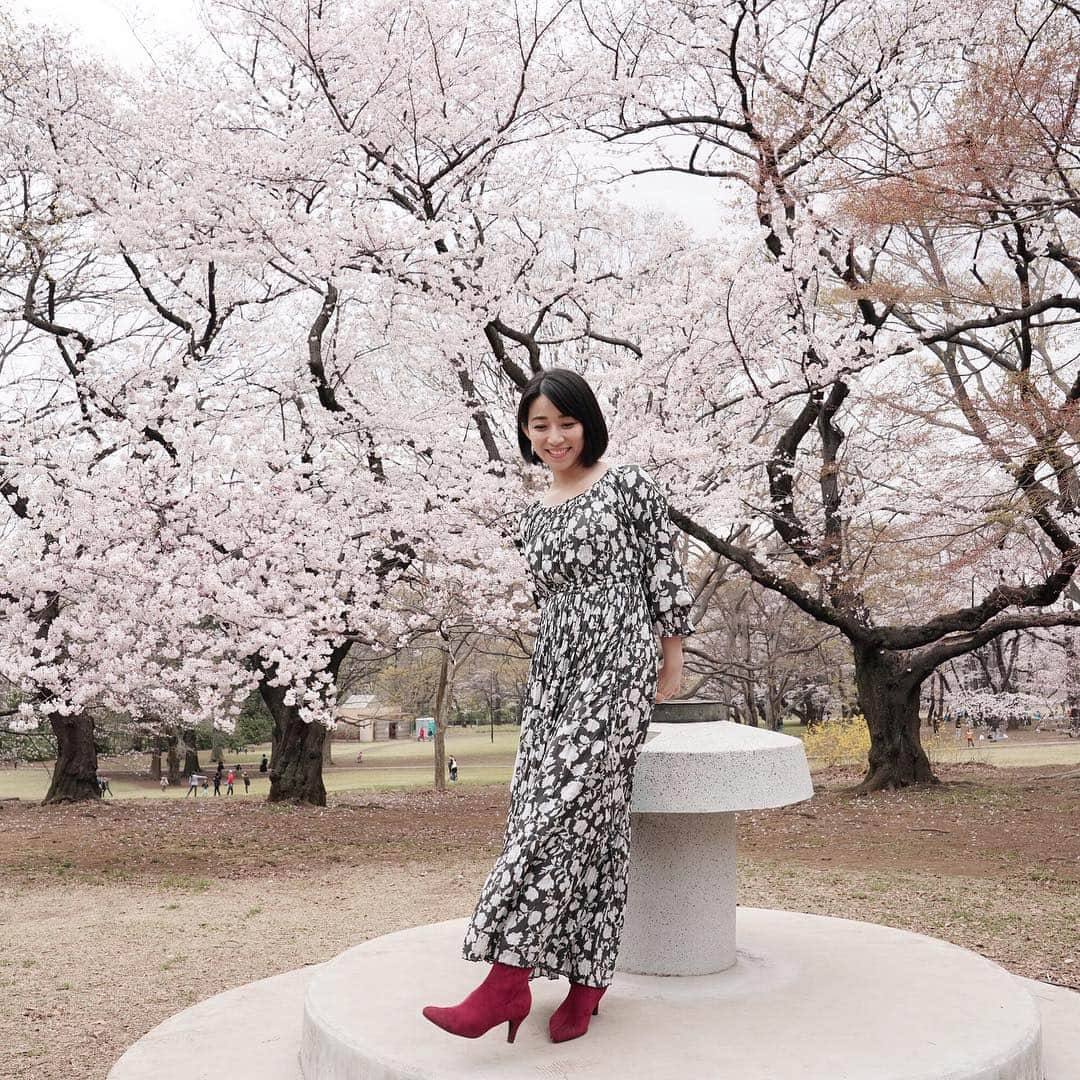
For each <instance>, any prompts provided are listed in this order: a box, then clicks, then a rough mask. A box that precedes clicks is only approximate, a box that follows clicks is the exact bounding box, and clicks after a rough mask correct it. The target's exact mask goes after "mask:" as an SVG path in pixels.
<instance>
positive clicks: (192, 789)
mask: <svg viewBox="0 0 1080 1080" xmlns="http://www.w3.org/2000/svg"><path fill="white" fill-rule="evenodd" d="M201 779H202V777H200V776H199V774H198V773H192V774H191V775H190V776H189V777H188V786H187V795H185V796H184V798H185V799H186V798H188V797H189V796H191V795H194V796H195V798H196V799H197V798H198V797H199V781H200V780H201Z"/></svg>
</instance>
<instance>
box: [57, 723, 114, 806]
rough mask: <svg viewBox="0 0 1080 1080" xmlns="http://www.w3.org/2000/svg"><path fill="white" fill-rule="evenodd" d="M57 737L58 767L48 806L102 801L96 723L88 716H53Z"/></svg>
mask: <svg viewBox="0 0 1080 1080" xmlns="http://www.w3.org/2000/svg"><path fill="white" fill-rule="evenodd" d="M49 723H50V724H51V725H52V729H53V734H54V735H55V736H56V765H55V766H54V767H53V774H52V783H51V784H50V785H49V790H48V793H47V794H46V795H45V798H44V800H43V802H45V803H73V802H84V801H86V800H89V799H100V798H101V790H100V788H99V787H98V781H97V748H96V747H95V746H94V721H93V720H92V719H91V718H90V717H89V716H87V715H86V714H85V713H80V714H79V715H78V716H56V715H53V716H50V717H49Z"/></svg>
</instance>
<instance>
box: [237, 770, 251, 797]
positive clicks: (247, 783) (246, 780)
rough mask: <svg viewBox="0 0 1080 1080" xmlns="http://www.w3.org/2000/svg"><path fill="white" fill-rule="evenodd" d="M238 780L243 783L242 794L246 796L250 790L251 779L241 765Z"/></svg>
mask: <svg viewBox="0 0 1080 1080" xmlns="http://www.w3.org/2000/svg"><path fill="white" fill-rule="evenodd" d="M240 779H241V780H243V781H244V794H245V795H246V794H247V793H248V792H249V791H250V790H251V777H250V776H248V774H247V770H246V769H245V768H244V766H243V765H241V766H240Z"/></svg>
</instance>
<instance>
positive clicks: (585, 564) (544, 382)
mask: <svg viewBox="0 0 1080 1080" xmlns="http://www.w3.org/2000/svg"><path fill="white" fill-rule="evenodd" d="M607 444H608V434H607V426H606V424H605V422H604V417H603V414H602V412H601V410H600V406H599V403H598V402H597V400H596V397H595V395H594V394H593V391H592V388H591V387H590V386H589V384H588V383H587V382H586V381H585V379H583V378H582V377H581V376H580V375H578V374H577V373H576V372H573V371H568V370H565V369H561V368H553V369H549V370H547V371H544V372H541V373H539V374H538V375H536V376H535V377H534V378H533V379H532V380H530V382H529V383H528V384H527V385H526V387H525V389H524V391H523V392H522V397H521V401H520V403H519V408H518V445H519V449H520V450H521V454H522V456H523V457H524V459H525V460H526V461H527V462H529V463H530V464H543V465H545V466H546V467H547V468H548V470H549V471H550V474H551V475H550V478H549V479H550V485H549V488H548V491H547V495H546V497H544V498H543V499H541V500H539V501H537V502H534V503H531V504H530V505H529V506H527V507H526V508H525V509H524V510H523V511H522V512H521V513H520V515H519V516H518V517H517V520H516V535H515V541H514V542H515V543H516V544H517V546H518V547H519V549H520V550H521V552H522V554H523V555H524V557H525V559H526V561H527V563H528V567H529V574H530V577H531V579H532V581H533V584H534V586H535V589H534V593H535V595H536V598H537V601H538V603H539V604H540V608H541V611H540V624H539V629H538V632H537V636H536V645H535V649H534V653H533V659H532V665H531V668H530V671H529V680H528V686H527V688H526V692H525V695H524V704H523V706H522V715H521V742H520V748H519V751H518V756H517V761H516V764H515V768H514V775H513V780H512V782H511V788H510V813H509V818H508V820H507V825H506V834H505V838H504V842H503V849H502V852H501V853H500V855H499V857H498V859H497V860H496V862H495V865H494V867H493V869H492V871H491V873H490V874H489V876H488V879H487V881H486V883H485V884H484V886H483V889H482V890H481V893H480V897H479V899H478V901H477V904H476V908H475V910H474V912H473V915H472V917H471V919H470V920H469V923H468V926H467V928H466V932H465V940H464V943H463V947H462V955H463V956H464V957H465V959H467V960H476V961H487V962H490V963H491V965H492V966H491V968H490V969H489V971H488V972H487V975H486V977H485V978H484V980H483V982H482V983H481V984H480V985H479V986H478V987H477V988H476V989H475V990H473V992H472V993H471V994H469V995H468V997H466V998H465V999H464V1000H463V1001H462V1002H460V1003H459V1004H458V1005H455V1006H451V1007H442V1006H433V1005H428V1006H426V1007H425V1008H424V1010H423V1014H424V1016H425V1017H427V1019H428V1020H430V1021H432V1023H434V1024H437V1025H438V1026H439V1027H441V1028H443V1029H444V1030H445V1031H448V1032H450V1033H451V1034H454V1035H461V1036H464V1037H466V1038H476V1037H478V1036H480V1035H483V1034H484V1032H486V1031H488V1030H490V1029H491V1028H492V1027H494V1026H495V1025H497V1024H502V1023H505V1024H507V1025H508V1031H507V1037H508V1039H509V1041H510V1042H513V1041H514V1037H515V1035H516V1034H517V1030H518V1027H519V1026H520V1025H521V1023H522V1021H523V1020H524V1019H525V1017H526V1016H527V1015H528V1013H529V1010H530V1008H531V1007H532V995H531V992H530V990H529V981H530V979H532V978H536V977H539V976H546V977H547V978H558V977H560V976H565V977H566V978H567V979H569V981H570V991H569V993H568V995H567V997H566V999H565V1000H564V1001H563V1002H562V1004H561V1005H560V1006H559V1008H558V1009H557V1010H556V1011H555V1013H554V1014H553V1015H552V1016H551V1017H550V1019H549V1021H548V1031H549V1034H550V1036H551V1039H552V1040H553V1041H554V1042H563V1041H565V1040H567V1039H573V1038H577V1037H578V1036H580V1035H584V1034H585V1032H586V1031H587V1030H588V1027H589V1019H590V1017H591V1016H594V1015H596V1014H597V1012H598V1008H599V1002H600V998H601V997H602V996H603V994H604V991H605V990H606V989H607V987H608V986H609V985H610V983H611V981H612V978H613V977H614V973H615V960H616V956H617V954H618V950H619V941H620V938H621V936H622V927H623V921H624V909H625V902H626V887H627V871H628V859H629V847H630V798H631V788H632V783H633V775H634V766H635V764H636V762H637V757H638V752H639V750H640V748H641V745H642V743H643V742H644V739H645V733H646V731H647V729H648V726H649V721H650V720H651V718H652V710H653V704H654V702H655V701H665V700H667V699H669V698H671V697H674V696H675V695H676V694H678V692H679V688H680V684H681V681H682V670H683V647H682V639H683V638H684V637H685V636H687V635H689V634H692V633H693V632H694V626H693V624H692V622H691V620H690V612H691V607H692V604H693V596H692V595H691V593H690V590H689V587H688V585H687V580H686V576H685V573H684V571H683V568H682V566H681V564H680V562H679V559H678V556H677V554H676V552H675V549H674V537H673V527H672V525H671V522H670V520H669V516H668V506H667V500H666V498H665V496H664V494H663V492H662V490H661V488H660V487H659V486H658V485H657V483H656V482H655V481H654V480H653V478H652V477H651V476H650V475H649V474H648V473H647V472H646V471H645V470H644V469H643V468H642V467H641V466H639V465H633V464H621V465H608V464H607V463H605V462H604V461H602V460H601V457H602V455H603V453H604V451H605V450H606V449H607ZM657 632H659V635H660V639H661V642H660V644H661V650H662V653H663V661H662V663H661V665H660V668H659V671H658V670H657V642H656V633H657Z"/></svg>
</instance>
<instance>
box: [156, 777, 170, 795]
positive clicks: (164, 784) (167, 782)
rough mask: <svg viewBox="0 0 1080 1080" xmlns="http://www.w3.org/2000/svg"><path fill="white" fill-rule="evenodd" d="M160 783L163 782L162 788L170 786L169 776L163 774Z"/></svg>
mask: <svg viewBox="0 0 1080 1080" xmlns="http://www.w3.org/2000/svg"><path fill="white" fill-rule="evenodd" d="M158 783H159V784H161V790H162V791H164V790H165V789H166V788H167V787H168V786H169V778H168V777H167V776H163V777H161V779H160V780H159V781H158Z"/></svg>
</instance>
